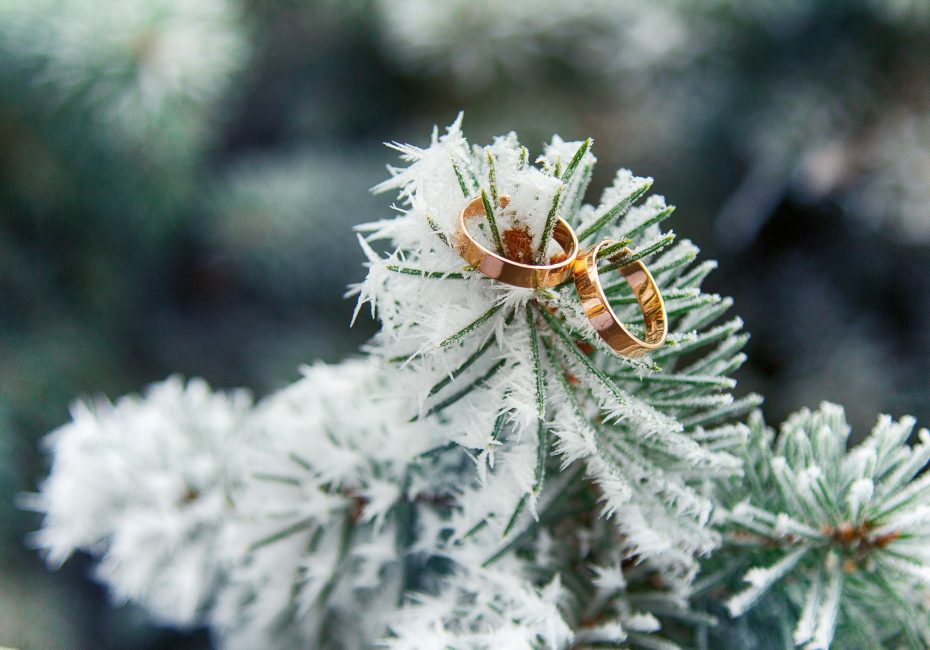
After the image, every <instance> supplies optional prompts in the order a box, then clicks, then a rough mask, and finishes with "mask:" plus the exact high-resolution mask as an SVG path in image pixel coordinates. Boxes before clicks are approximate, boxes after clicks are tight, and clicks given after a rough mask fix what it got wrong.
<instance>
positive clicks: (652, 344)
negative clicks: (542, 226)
mask: <svg viewBox="0 0 930 650" xmlns="http://www.w3.org/2000/svg"><path fill="white" fill-rule="evenodd" d="M503 198H504V197H501V199H503ZM485 214H486V213H485V207H484V202H483V199H482V197H480V196H479V197H477V198H475V199H472V200H471V201H470V202H469V203H468V205H467V206H465V209H464V210H462V213H461V215H460V216H459V224H458V230H457V232H456V239H455V247H456V250H458V252H459V254H460V255H461V256H462V257H463V258H464V259H465V261H466V262H468V263H469V264H470V265H471V266H472V267H474V268H475V269H477V270H478V271H480V272H481V273H483V274H484V275H486V276H488V277H489V278H491V279H493V280H497V281H498V282H503V283H504V284H509V285H512V286H515V287H525V288H528V289H538V288H544V287H554V286H556V285H559V284H562V283H563V282H564V281H566V280H568V278H569V277H570V276H572V277H573V278H574V281H575V288H576V290H577V291H578V297H579V298H580V300H581V306H582V308H583V309H584V312H585V315H586V316H587V317H588V320H589V321H590V322H591V325H592V326H593V327H594V330H595V331H596V332H597V333H598V335H599V336H600V337H601V338H602V339H603V340H604V342H606V343H607V345H609V346H610V348H611V349H612V350H614V351H615V352H616V353H618V354H620V355H623V356H625V357H640V356H643V355H644V354H648V353H649V352H652V351H654V350H656V349H658V348H660V347H661V346H662V344H663V343H664V342H665V336H666V334H667V333H668V316H667V314H666V312H665V303H664V302H663V301H662V296H661V294H660V293H659V288H658V287H657V286H656V282H655V280H654V279H653V277H652V274H651V273H649V270H648V269H647V268H646V266H645V265H644V264H643V263H642V262H641V261H638V260H637V261H635V262H631V263H629V264H626V265H623V266H620V273H622V274H623V277H624V278H625V280H626V282H627V284H629V286H630V288H631V289H632V290H633V295H634V296H635V297H636V302H637V303H638V304H639V308H640V310H641V311H642V313H643V324H644V334H645V335H644V337H643V338H639V337H637V336H634V335H633V334H632V333H631V332H630V331H629V330H628V329H627V328H626V327H625V326H624V325H623V323H622V322H620V319H619V318H617V315H616V314H615V313H614V310H613V309H612V308H611V306H610V303H609V302H608V301H607V295H606V294H605V293H604V287H603V286H602V285H601V280H600V277H599V275H598V272H597V255H598V252H599V251H600V250H601V249H602V248H603V247H605V246H608V245H609V244H611V243H613V242H612V241H611V240H610V239H605V240H603V241H601V242H598V243H597V244H595V245H593V246H591V247H590V248H588V249H587V250H585V251H582V252H581V253H579V252H578V238H577V237H576V236H575V232H574V231H573V230H572V228H571V226H569V225H568V223H567V222H566V221H565V220H564V219H562V218H561V217H559V218H557V220H556V224H555V227H554V229H553V231H552V238H553V239H555V241H556V243H558V244H559V246H561V247H562V250H563V251H564V253H565V258H564V259H561V260H559V261H557V262H554V263H551V264H540V265H533V264H523V263H520V262H516V261H514V260H511V259H508V258H506V257H503V256H501V255H498V254H497V253H495V252H493V251H491V250H488V249H487V248H485V247H484V246H482V245H481V244H480V243H479V242H477V241H476V240H475V238H474V237H473V236H472V235H471V233H470V232H469V231H468V221H469V220H470V219H473V218H477V217H483V216H485ZM629 253H630V250H629V249H628V248H624V249H623V250H620V251H618V252H616V253H615V254H613V255H611V256H610V258H609V259H610V260H611V261H612V262H614V263H615V264H618V265H619V264H622V261H623V259H624V258H625V257H626V256H627V255H629Z"/></svg>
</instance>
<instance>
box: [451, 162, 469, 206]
mask: <svg viewBox="0 0 930 650" xmlns="http://www.w3.org/2000/svg"><path fill="white" fill-rule="evenodd" d="M452 169H453V170H454V171H455V177H456V178H457V179H458V181H459V187H460V188H461V190H462V196H464V197H465V198H466V199H467V198H468V197H469V195H470V194H471V192H470V191H469V190H468V186H467V185H466V184H465V177H464V176H462V170H461V169H459V166H458V163H456V162H455V158H453V159H452Z"/></svg>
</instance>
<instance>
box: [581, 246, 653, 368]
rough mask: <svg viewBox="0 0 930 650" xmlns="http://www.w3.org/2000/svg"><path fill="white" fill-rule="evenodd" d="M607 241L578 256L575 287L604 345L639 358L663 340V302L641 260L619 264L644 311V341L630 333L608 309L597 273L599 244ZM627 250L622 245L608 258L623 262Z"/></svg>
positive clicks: (624, 354) (622, 353) (628, 355)
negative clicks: (623, 264)
mask: <svg viewBox="0 0 930 650" xmlns="http://www.w3.org/2000/svg"><path fill="white" fill-rule="evenodd" d="M610 243H611V240H610V239H605V240H604V241H602V242H600V243H598V244H595V245H594V246H592V247H591V248H589V249H588V250H586V251H584V252H583V253H582V254H581V255H579V256H578V259H577V260H576V261H575V269H574V275H575V288H576V289H577V290H578V297H579V298H580V299H581V306H582V307H583V308H584V313H585V315H586V316H587V317H588V320H589V321H591V325H593V326H594V329H595V331H596V332H597V333H598V335H599V336H600V337H601V338H602V339H604V341H605V342H606V343H607V345H609V346H610V347H611V349H612V350H614V351H615V352H617V353H618V354H621V355H623V356H625V357H641V356H643V355H644V354H648V353H649V352H652V351H653V350H656V349H658V348H660V347H662V344H663V343H665V336H666V334H667V333H668V316H667V314H666V313H665V303H664V302H662V296H661V294H660V293H659V288H658V287H657V286H656V281H655V280H654V279H653V277H652V274H651V273H649V271H648V270H647V269H646V266H645V265H644V264H643V263H642V262H641V261H638V260H637V261H636V262H632V263H630V264H627V265H626V266H622V267H621V268H620V272H621V273H622V274H623V277H624V278H625V279H626V281H627V284H629V285H630V288H631V289H632V290H633V295H634V296H636V302H638V303H639V308H640V309H641V310H642V312H643V322H644V325H645V329H646V338H645V340H643V339H639V338H637V337H635V336H633V335H632V334H630V332H629V330H627V329H626V327H624V326H623V323H621V322H620V319H619V318H617V315H616V314H615V313H614V310H613V309H611V308H610V304H609V303H608V302H607V295H606V294H605V293H604V288H603V287H602V286H601V280H600V278H599V277H598V274H597V253H598V251H600V249H601V247H603V246H606V245H607V244H610ZM629 253H630V249H629V248H624V249H623V250H621V251H619V252H618V253H616V254H614V255H611V256H610V258H609V259H610V260H611V261H612V262H614V263H622V262H623V258H624V256H626V255H628V254H629Z"/></svg>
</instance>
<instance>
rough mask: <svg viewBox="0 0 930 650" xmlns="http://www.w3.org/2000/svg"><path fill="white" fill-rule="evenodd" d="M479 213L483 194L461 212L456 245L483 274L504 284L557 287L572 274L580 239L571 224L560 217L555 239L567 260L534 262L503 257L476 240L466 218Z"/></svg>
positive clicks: (525, 286) (554, 231) (530, 287)
mask: <svg viewBox="0 0 930 650" xmlns="http://www.w3.org/2000/svg"><path fill="white" fill-rule="evenodd" d="M504 198H505V197H501V199H504ZM479 216H485V211H484V201H483V199H482V198H481V197H480V196H479V197H476V198H474V199H472V200H471V201H470V202H469V203H468V205H466V206H465V209H464V210H462V214H460V215H459V227H458V231H457V232H456V237H455V248H456V250H458V252H459V254H460V255H461V256H462V257H463V258H464V259H465V261H466V262H468V263H469V264H470V265H471V266H473V267H474V268H476V269H477V270H478V271H480V272H481V273H483V274H484V275H486V276H488V277H489V278H491V279H492V280H497V281H498V282H503V283H504V284H509V285H512V286H515V287H524V288H527V289H537V288H540V287H554V286H555V285H557V284H561V283H562V282H564V281H565V280H567V279H568V278H569V276H571V274H572V267H573V265H574V263H575V258H576V257H577V255H578V238H577V237H576V236H575V231H573V230H572V228H571V226H569V225H568V223H567V222H566V221H565V220H564V219H562V218H561V217H559V218H558V220H557V221H556V224H555V227H554V228H553V231H552V238H553V239H555V241H556V242H558V244H559V246H561V247H562V250H563V251H565V259H563V260H560V261H558V262H556V263H554V264H540V265H533V264H523V263H521V262H515V261H513V260H511V259H508V258H506V257H502V256H501V255H498V254H497V253H494V252H493V251H490V250H488V249H487V248H485V247H484V246H482V245H481V244H479V243H478V242H477V241H475V238H474V237H472V235H471V233H469V232H468V224H467V221H468V220H469V219H471V218H473V217H479Z"/></svg>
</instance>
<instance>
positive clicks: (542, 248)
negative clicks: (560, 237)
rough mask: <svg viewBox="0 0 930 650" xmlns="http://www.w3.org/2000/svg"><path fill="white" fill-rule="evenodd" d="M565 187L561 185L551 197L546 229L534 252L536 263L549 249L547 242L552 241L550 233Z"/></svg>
mask: <svg viewBox="0 0 930 650" xmlns="http://www.w3.org/2000/svg"><path fill="white" fill-rule="evenodd" d="M564 187H565V185H564V184H563V185H561V186H560V187H559V189H558V190H556V192H555V196H554V197H552V207H551V208H549V214H548V215H546V227H545V228H544V229H543V234H542V239H541V240H540V241H539V249H537V251H536V261H537V262H539V261H541V260H542V259H543V258H544V257H545V255H546V249H547V248H549V242H550V241H551V240H552V231H553V230H554V229H555V220H556V217H557V216H558V210H559V199H560V198H561V196H562V189H563V188H564Z"/></svg>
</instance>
